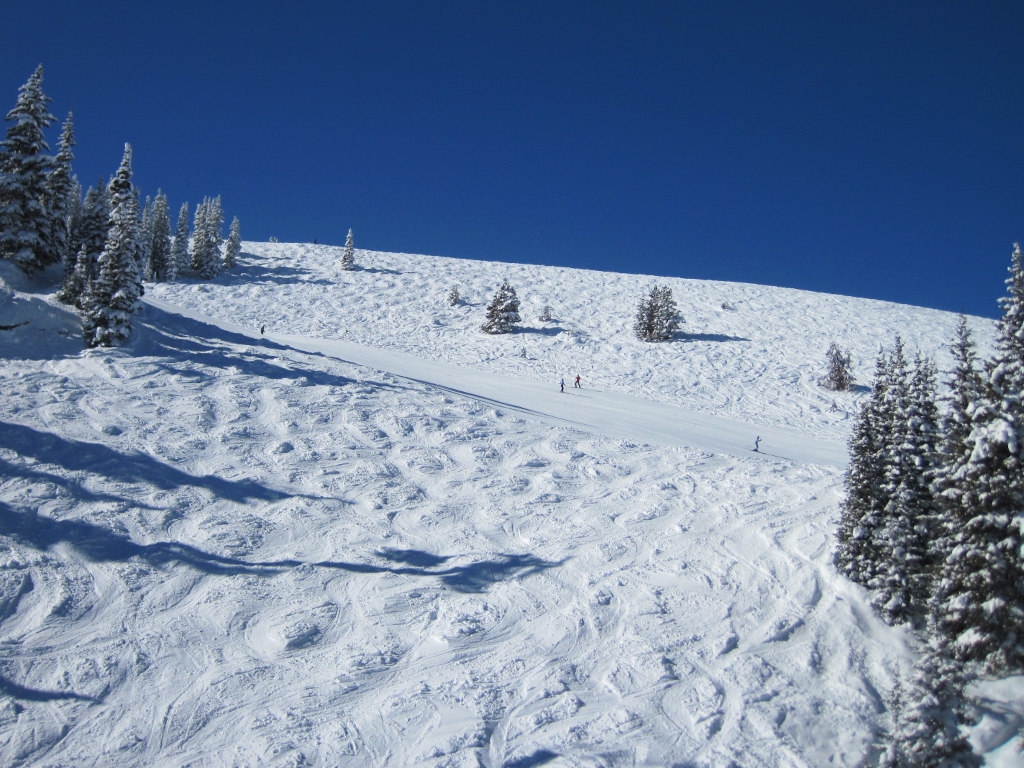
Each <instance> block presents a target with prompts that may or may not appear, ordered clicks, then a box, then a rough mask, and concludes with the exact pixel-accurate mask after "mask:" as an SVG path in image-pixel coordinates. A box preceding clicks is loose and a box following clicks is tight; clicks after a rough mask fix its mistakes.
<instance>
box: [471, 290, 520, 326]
mask: <svg viewBox="0 0 1024 768" xmlns="http://www.w3.org/2000/svg"><path fill="white" fill-rule="evenodd" d="M519 321H520V317H519V298H518V297H517V296H516V289H515V288H513V287H512V286H511V285H510V284H509V282H508V280H505V281H504V282H502V284H501V287H500V288H498V292H497V293H495V294H494V298H493V299H491V303H490V304H488V305H487V320H486V321H485V322H484V324H483V325H482V326H480V329H481V330H482V331H483V332H484V333H511V332H512V331H513V330H515V326H516V323H518V322H519Z"/></svg>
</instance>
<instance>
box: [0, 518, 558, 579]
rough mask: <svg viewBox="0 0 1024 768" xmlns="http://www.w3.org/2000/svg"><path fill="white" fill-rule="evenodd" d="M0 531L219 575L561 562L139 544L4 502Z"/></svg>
mask: <svg viewBox="0 0 1024 768" xmlns="http://www.w3.org/2000/svg"><path fill="white" fill-rule="evenodd" d="M0 535H4V536H10V537H11V538H14V539H16V540H18V541H20V542H22V543H23V544H26V545H28V546H32V547H35V548H36V549H41V550H46V549H50V548H51V547H53V546H54V545H56V544H60V543H64V544H68V545H69V546H71V547H73V548H74V549H75V550H77V551H78V552H79V553H80V554H81V555H82V556H84V557H86V558H88V559H89V560H92V561H95V562H124V561H127V560H129V559H131V558H138V559H140V560H142V561H144V562H146V563H149V564H150V565H153V566H156V567H161V566H165V565H184V566H187V567H190V568H194V569H195V570H197V571H200V572H202V573H206V574H210V575H218V576H238V575H255V576H272V575H274V574H276V573H280V572H282V571H283V570H285V569H289V568H296V567H299V566H306V567H308V566H313V567H316V568H333V569H337V570H341V571H348V572H350V573H366V574H376V573H391V574H395V575H398V576H419V577H430V578H436V579H439V580H440V581H441V583H442V584H444V585H445V586H447V587H449V588H450V589H453V590H455V591H457V592H475V593H478V592H486V591H487V590H488V589H489V588H490V587H491V586H492V585H494V584H496V583H498V582H500V581H507V580H509V579H522V578H525V577H527V576H530V575H533V574H535V573H540V572H541V571H544V570H547V569H548V568H553V567H555V566H558V565H561V564H562V563H563V562H565V561H564V560H562V561H558V562H552V561H549V560H543V559H541V558H539V557H536V556H534V555H529V554H498V555H494V556H492V558H491V559H489V560H481V561H477V562H473V563H468V564H465V565H455V566H449V567H446V568H438V566H441V565H444V564H445V563H446V562H447V561H448V560H449V559H450V558H448V557H440V556H437V555H431V554H429V553H427V552H422V551H420V550H395V549H387V550H384V551H382V552H380V553H378V555H379V557H381V558H382V559H383V560H385V561H387V562H388V563H404V564H407V565H399V566H395V565H387V564H378V563H357V562H345V561H335V560H322V561H319V562H313V563H310V562H305V561H303V560H272V561H250V560H242V559H240V558H236V557H224V556H223V555H216V554H213V553H211V552H204V551H203V550H201V549H199V548H198V547H193V546H191V545H189V544H183V543H181V542H177V541H160V542H155V543H153V544H137V543H135V542H134V541H132V540H131V539H130V538H128V536H126V535H125V534H123V533H118V532H116V531H112V530H110V529H107V528H104V527H102V526H99V525H96V524H95V523H90V522H86V521H84V520H55V519H53V518H50V517H45V516H43V515H40V514H38V513H37V512H35V511H34V510H29V511H20V510H16V509H14V508H13V507H11V506H10V505H8V504H6V503H4V502H0Z"/></svg>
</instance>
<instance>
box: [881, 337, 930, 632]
mask: <svg viewBox="0 0 1024 768" xmlns="http://www.w3.org/2000/svg"><path fill="white" fill-rule="evenodd" d="M893 364H894V366H898V365H899V362H898V361H896V362H895V363H893ZM889 392H890V393H891V394H892V393H898V395H896V397H898V398H900V399H899V401H896V400H894V401H893V402H892V403H891V407H893V409H894V410H893V421H892V427H891V430H890V433H889V439H888V440H887V442H889V447H888V454H887V459H886V475H885V480H884V481H883V491H884V493H885V494H886V496H887V497H888V498H887V500H886V504H885V507H884V510H883V522H882V526H881V529H880V537H879V540H878V545H877V547H876V556H877V558H878V560H879V574H878V576H876V578H875V579H873V580H872V583H870V584H869V586H871V587H873V588H874V589H875V594H874V595H873V597H872V602H873V604H874V605H875V607H876V609H877V610H878V612H879V614H880V615H881V616H882V618H884V619H885V620H886V621H888V622H889V623H891V624H898V623H910V624H912V625H915V626H921V625H922V624H923V622H924V619H925V617H926V615H927V606H928V601H929V598H930V596H931V579H932V575H933V571H934V566H933V563H932V562H931V560H930V554H931V552H930V546H929V545H930V542H931V539H932V535H933V533H934V531H935V529H936V528H937V527H938V521H937V515H936V507H935V503H934V500H933V498H932V493H931V486H932V482H933V480H934V475H935V472H936V468H937V466H938V455H939V454H938V440H939V428H938V408H937V407H936V404H935V369H934V366H933V365H932V364H931V361H929V360H927V359H923V358H921V356H920V355H918V356H917V358H916V360H915V362H914V370H913V376H912V378H910V379H909V382H899V381H895V382H890V389H889Z"/></svg>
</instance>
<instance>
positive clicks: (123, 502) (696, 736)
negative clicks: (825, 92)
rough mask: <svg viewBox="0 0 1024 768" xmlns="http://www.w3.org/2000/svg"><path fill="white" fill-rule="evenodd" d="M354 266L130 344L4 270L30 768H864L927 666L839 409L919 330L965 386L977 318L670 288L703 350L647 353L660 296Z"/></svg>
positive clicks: (296, 264)
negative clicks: (881, 595) (838, 555)
mask: <svg viewBox="0 0 1024 768" xmlns="http://www.w3.org/2000/svg"><path fill="white" fill-rule="evenodd" d="M340 256H341V249H340V248H332V247H327V246H315V245H288V244H257V243H247V244H246V247H245V253H244V254H243V256H242V259H241V263H240V266H239V268H238V269H237V270H236V271H235V272H234V273H232V274H229V275H224V276H221V277H220V278H218V279H217V280H215V281H213V282H208V283H198V282H182V283H176V284H162V285H150V286H147V297H146V306H145V308H144V311H143V313H142V314H141V317H139V318H138V322H137V325H136V332H135V336H134V339H133V341H132V343H131V344H130V345H128V346H127V347H124V348H121V349H118V350H113V351H110V350H89V351H83V350H82V348H81V343H80V324H79V321H78V319H77V317H76V316H75V315H74V314H73V313H71V312H68V311H67V310H66V309H65V308H63V307H61V306H60V305H58V304H56V303H55V302H54V301H53V300H52V297H50V296H49V295H47V294H45V293H43V292H41V291H40V289H39V288H38V286H35V285H33V284H30V283H28V282H27V281H25V279H24V278H23V277H21V276H20V275H19V274H17V273H16V272H14V271H13V270H11V269H10V265H7V264H0V270H2V271H0V278H2V279H3V285H2V286H0V325H4V326H16V327H12V328H10V329H9V330H4V331H0V357H2V359H3V366H2V368H0V377H2V380H3V386H4V403H3V406H2V416H0V464H2V472H0V568H2V571H0V695H2V699H0V764H3V765H25V766H63V765H74V766H135V765H155V766H168V767H170V766H182V765H196V766H198V765H211V766H219V765H238V766H249V765H253V766H255V765H274V766H335V765H394V766H406V765H418V766H420V765H421V766H478V765H483V766H488V767H489V768H492V767H493V768H497V766H519V767H520V768H522V767H524V766H540V765H550V766H556V765H558V766H561V765H565V766H568V765H593V766H599V765H600V766H638V765H650V766H662V765H673V764H682V765H694V766H721V765H729V764H736V765H743V766H800V765H806V766H820V765H843V766H846V765H856V764H858V763H859V762H860V761H861V760H863V759H864V758H865V757H867V756H869V754H870V745H871V741H872V738H873V737H874V735H875V733H876V731H877V730H878V729H879V728H881V727H883V726H884V724H885V722H886V715H885V707H886V697H887V695H888V692H889V691H890V689H891V688H892V685H893V681H894V679H895V676H896V674H897V672H898V671H899V670H900V669H901V668H902V667H905V666H906V665H907V664H908V663H909V659H910V657H911V653H912V649H910V648H908V647H907V645H906V643H907V636H906V635H904V634H903V633H902V632H900V631H898V630H893V629H891V628H889V627H887V626H885V625H884V624H882V623H881V622H880V621H878V620H876V619H875V618H874V617H873V615H872V614H871V612H870V610H869V609H868V607H867V605H866V602H865V601H864V598H863V595H862V593H861V592H860V591H859V590H857V589H855V588H854V587H852V586H851V585H849V584H848V583H847V582H845V581H844V580H842V579H839V578H838V577H837V576H836V574H835V572H834V570H833V568H832V567H831V564H830V555H831V549H832V533H833V528H834V524H835V519H836V514H837V502H838V499H839V497H840V493H841V485H842V469H843V464H844V461H845V440H846V436H847V432H848V430H849V426H850V422H851V419H852V416H853V414H854V413H855V410H856V407H857V402H858V399H859V398H861V397H863V395H864V392H863V391H860V392H854V393H851V394H835V393H829V392H826V391H825V390H822V389H821V388H819V387H818V386H817V385H816V383H815V381H816V379H817V378H818V377H819V376H820V375H821V374H822V372H823V367H824V353H825V350H826V349H827V347H828V345H829V343H830V342H831V341H833V340H834V341H836V342H838V343H839V344H840V346H842V347H843V348H845V349H849V350H850V351H851V352H852V354H853V358H854V362H855V366H856V369H855V373H856V375H857V377H858V379H859V381H860V382H861V383H866V382H867V381H868V380H869V379H870V375H871V370H872V367H873V360H874V355H875V351H876V349H877V346H878V344H879V343H889V342H890V341H891V338H892V335H893V334H894V333H895V332H899V333H901V334H902V335H903V337H904V339H905V340H906V341H907V346H908V348H909V349H910V350H914V349H915V348H919V349H921V351H922V352H924V353H926V354H930V355H933V356H934V357H935V358H936V359H937V360H938V362H939V364H940V366H941V365H943V364H945V362H946V359H947V358H946V354H945V351H944V346H945V345H946V344H947V343H948V340H949V337H950V334H951V331H952V328H953V325H954V322H955V318H954V317H952V316H950V315H949V314H947V313H941V312H937V311H931V310H925V309H919V308H912V307H905V306H898V305H893V304H885V303H881V302H873V301H867V300H863V299H853V298H845V297H838V296H825V295H820V294H812V293H806V292H800V291H793V290H788V289H781V288H770V287H761V286H754V285H741V284H726V283H713V282H706V281H688V280H679V279H668V280H664V279H659V280H657V282H659V283H667V284H668V285H669V286H670V287H671V288H672V290H673V292H674V294H675V298H676V301H677V302H678V304H679V307H680V309H681V311H682V313H683V315H684V317H685V319H686V323H685V326H684V330H685V331H686V332H687V333H688V334H689V335H688V336H687V338H686V339H684V340H680V341H676V342H673V343H670V344H653V345H652V344H645V343H643V342H639V341H637V340H636V339H635V338H633V336H632V334H631V332H630V327H631V323H632V317H633V313H634V310H635V307H636V303H637V301H638V300H639V298H640V296H641V294H642V293H644V292H645V291H646V290H647V289H648V288H649V287H650V286H651V285H653V284H654V283H655V279H654V278H648V277H642V276H633V275H618V274H610V273H600V272H588V271H580V270H569V269H557V268H549V267H539V266H526V265H510V264H496V263H487V262H479V261H461V260H452V259H444V258H438V257H427V256H412V255H405V254H386V253H375V252H359V251H357V253H356V262H357V264H358V265H359V269H357V270H355V271H351V272H345V271H342V270H341V268H340ZM504 278H508V279H509V281H510V282H511V283H512V284H513V285H514V286H515V288H516V290H517V292H518V293H519V296H520V299H521V300H522V302H523V306H522V313H523V317H524V323H523V328H522V330H521V331H520V332H518V333H515V334H512V335H509V336H498V337H495V336H488V335H486V334H483V333H481V332H480V331H479V325H480V324H481V322H482V320H483V311H484V306H485V305H486V303H487V301H488V300H489V299H490V297H491V295H492V294H493V292H494V290H495V289H496V288H497V286H498V285H499V284H500V282H501V280H502V279H504ZM452 285H457V286H458V287H459V291H460V293H461V294H462V295H463V296H464V297H466V299H467V303H466V304H464V305H462V306H459V307H455V308H452V307H448V306H447V305H445V302H444V298H445V295H446V294H447V292H448V289H449V288H450V287H451V286H452ZM545 305H550V306H551V308H552V310H553V315H554V320H553V321H551V322H547V323H545V322H541V321H540V320H538V319H537V318H538V316H539V315H540V313H541V310H542V308H543V307H544V306H545ZM22 323H24V324H22ZM264 325H265V326H266V334H265V336H261V335H260V328H261V326H264ZM973 328H974V331H975V333H976V336H977V338H978V339H979V341H981V342H982V343H981V346H982V350H983V351H985V350H986V349H987V345H988V344H989V343H990V340H991V324H990V323H989V322H988V321H984V320H980V319H976V320H975V321H974V322H973ZM524 350H525V356H524ZM577 374H579V375H581V377H582V383H583V388H582V389H574V388H573V387H572V386H571V384H572V379H573V378H575V376H576V375H577ZM563 377H564V378H565V380H566V392H565V393H561V392H559V387H558V383H559V380H560V379H561V378H563ZM756 436H761V437H762V444H761V448H762V451H763V452H764V453H762V454H755V453H753V452H752V451H751V450H750V448H751V447H752V446H753V440H754V438H755V437H756ZM1010 682H1011V684H1009V685H1003V686H1002V687H996V686H993V687H991V688H990V689H987V691H986V695H989V696H991V697H994V698H999V699H1002V700H1005V701H1002V702H1001V701H997V700H993V701H990V702H989V708H990V717H989V719H988V720H986V722H985V723H984V724H983V726H982V727H981V728H979V729H977V731H976V732H975V740H976V743H977V745H978V747H979V748H980V749H982V750H984V751H986V752H987V753H988V757H989V762H990V764H993V765H1014V764H1019V763H1015V762H1014V760H1015V759H1019V754H1018V755H1017V756H1016V757H1015V756H1014V754H1013V750H1014V749H1015V746H1014V740H1015V738H1016V737H1017V736H1019V733H1020V730H1021V717H1022V712H1021V707H1020V706H1019V705H1014V704H1013V701H1014V698H1015V697H1016V696H1017V694H1019V691H1020V686H1016V685H1014V684H1012V683H1013V681H1010ZM997 694H998V696H997ZM1007 702H1008V703H1007ZM1000 713H1001V714H1000Z"/></svg>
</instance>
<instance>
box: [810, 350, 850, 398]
mask: <svg viewBox="0 0 1024 768" xmlns="http://www.w3.org/2000/svg"><path fill="white" fill-rule="evenodd" d="M825 360H826V365H827V370H826V371H825V375H824V376H823V377H822V378H821V379H820V380H819V381H818V383H819V384H820V385H821V386H823V387H824V388H825V389H831V390H832V391H834V392H846V391H848V390H849V389H851V388H852V387H853V375H852V374H851V373H850V355H849V353H846V354H844V353H843V351H842V350H841V349H839V346H838V345H837V344H836V343H835V342H834V341H833V342H832V344H831V345H829V348H828V352H826V353H825Z"/></svg>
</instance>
